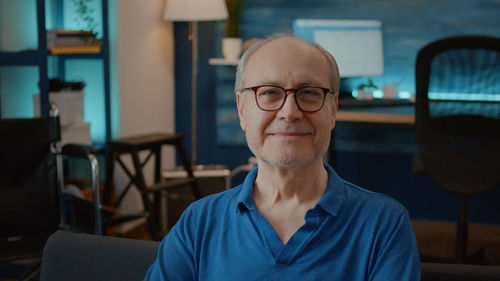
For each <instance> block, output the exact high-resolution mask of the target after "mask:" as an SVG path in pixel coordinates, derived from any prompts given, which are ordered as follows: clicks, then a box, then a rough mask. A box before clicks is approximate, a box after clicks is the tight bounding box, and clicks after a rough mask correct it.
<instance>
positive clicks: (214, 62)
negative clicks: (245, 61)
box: [208, 58, 240, 66]
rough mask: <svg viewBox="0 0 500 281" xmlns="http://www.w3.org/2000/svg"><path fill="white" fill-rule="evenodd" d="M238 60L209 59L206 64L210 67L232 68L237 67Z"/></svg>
mask: <svg viewBox="0 0 500 281" xmlns="http://www.w3.org/2000/svg"><path fill="white" fill-rule="evenodd" d="M239 62H240V61H239V60H228V59H225V58H211V59H208V64H210V65H232V66H237V65H238V63H239Z"/></svg>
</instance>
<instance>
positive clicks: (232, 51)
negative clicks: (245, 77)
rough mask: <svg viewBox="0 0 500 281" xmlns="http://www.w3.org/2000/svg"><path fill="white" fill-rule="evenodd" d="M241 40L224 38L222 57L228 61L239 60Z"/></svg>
mask: <svg viewBox="0 0 500 281" xmlns="http://www.w3.org/2000/svg"><path fill="white" fill-rule="evenodd" d="M241 48H242V41H241V38H234V37H226V38H222V55H223V56H224V58H225V59H226V60H232V61H234V60H239V59H240V55H241Z"/></svg>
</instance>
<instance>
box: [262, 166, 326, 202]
mask: <svg viewBox="0 0 500 281" xmlns="http://www.w3.org/2000/svg"><path fill="white" fill-rule="evenodd" d="M327 184H328V172H327V171H326V169H325V167H324V166H323V162H321V161H316V162H314V163H311V164H309V165H305V166H303V167H292V168H289V167H286V168H285V167H275V166H272V165H269V164H268V163H265V162H264V161H259V172H258V174H257V178H256V179H255V185H254V197H255V199H256V203H257V201H260V202H261V203H264V202H263V201H261V200H264V201H265V203H266V204H271V205H272V204H273V203H278V202H283V201H290V200H291V201H295V203H296V204H298V205H303V204H304V205H312V206H314V205H315V204H316V203H317V201H318V200H319V199H320V198H321V196H322V195H323V193H324V192H325V190H326V187H327Z"/></svg>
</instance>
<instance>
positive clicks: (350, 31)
mask: <svg viewBox="0 0 500 281" xmlns="http://www.w3.org/2000/svg"><path fill="white" fill-rule="evenodd" d="M292 27H293V33H294V35H295V36H297V37H298V38H301V39H303V40H305V41H307V42H310V43H317V44H319V45H321V46H322V47H323V48H325V49H326V50H327V51H329V52H330V53H331V54H332V55H333V56H334V57H335V60H336V61H337V64H338V67H339V71H340V77H342V78H346V77H361V76H378V75H383V74H384V53H383V48H382V23H381V22H380V21H378V20H332V19H296V20H294V21H293V24H292Z"/></svg>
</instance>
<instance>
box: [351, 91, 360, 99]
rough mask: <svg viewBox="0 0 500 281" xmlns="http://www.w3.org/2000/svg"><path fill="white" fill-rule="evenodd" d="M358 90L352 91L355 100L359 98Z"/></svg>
mask: <svg viewBox="0 0 500 281" xmlns="http://www.w3.org/2000/svg"><path fill="white" fill-rule="evenodd" d="M358 95H359V94H358V90H352V96H353V98H357V97H358Z"/></svg>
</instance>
